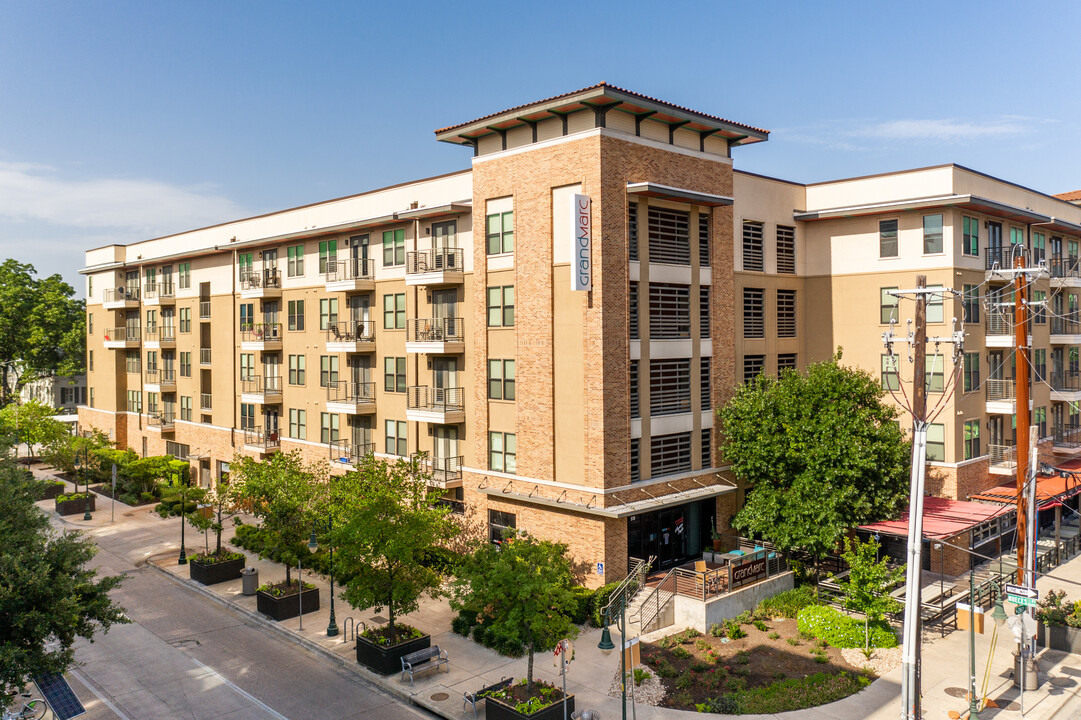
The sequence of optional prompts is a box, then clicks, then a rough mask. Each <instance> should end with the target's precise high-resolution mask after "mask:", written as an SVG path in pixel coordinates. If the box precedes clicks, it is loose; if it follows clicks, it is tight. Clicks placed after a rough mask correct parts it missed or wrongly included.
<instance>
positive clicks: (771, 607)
mask: <svg viewBox="0 0 1081 720" xmlns="http://www.w3.org/2000/svg"><path fill="white" fill-rule="evenodd" d="M817 604H818V597H817V596H816V595H815V591H814V588H812V587H810V586H809V585H801V586H800V587H797V588H794V589H792V590H785V591H784V592H782V593H778V594H776V595H773V596H772V597H768V598H766V599H765V600H763V601H762V602H760V603H758V607H757V608H756V609H755V611H754V614H755V615H756V616H758V617H768V618H792V619H794V618H796V617H797V616H798V615H799V611H800V610H802V609H803V608H805V607H810V606H812V605H817Z"/></svg>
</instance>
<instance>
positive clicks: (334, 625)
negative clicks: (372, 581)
mask: <svg viewBox="0 0 1081 720" xmlns="http://www.w3.org/2000/svg"><path fill="white" fill-rule="evenodd" d="M316 528H320V529H321V530H324V531H325V532H326V533H327V534H330V533H331V532H333V530H334V516H333V515H330V514H329V513H328V514H327V519H326V521H319V520H316V521H315V522H313V523H312V535H311V538H310V539H309V540H308V549H309V550H311V551H312V552H315V551H316V550H318V549H319V540H318V539H317V538H316V537H315V529H316ZM337 634H338V622H337V620H335V618H334V544H333V543H331V545H330V622H329V623H327V637H335V636H336V635H337Z"/></svg>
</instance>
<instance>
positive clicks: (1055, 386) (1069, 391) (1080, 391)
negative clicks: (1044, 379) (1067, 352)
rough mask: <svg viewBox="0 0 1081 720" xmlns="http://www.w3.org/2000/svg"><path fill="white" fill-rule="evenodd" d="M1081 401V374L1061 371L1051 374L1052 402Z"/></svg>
mask: <svg viewBox="0 0 1081 720" xmlns="http://www.w3.org/2000/svg"><path fill="white" fill-rule="evenodd" d="M1077 400H1081V372H1078V371H1076V370H1074V371H1072V372H1071V371H1068V370H1066V371H1061V372H1053V373H1051V401H1052V402H1075V401H1077Z"/></svg>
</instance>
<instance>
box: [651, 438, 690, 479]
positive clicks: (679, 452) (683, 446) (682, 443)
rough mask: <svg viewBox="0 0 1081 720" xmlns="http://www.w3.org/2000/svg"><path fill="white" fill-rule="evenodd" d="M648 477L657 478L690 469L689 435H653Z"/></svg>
mask: <svg viewBox="0 0 1081 720" xmlns="http://www.w3.org/2000/svg"><path fill="white" fill-rule="evenodd" d="M649 465H650V468H649V469H650V475H651V476H652V477H655V478H658V477H662V476H664V475H675V474H676V473H681V472H687V471H689V470H690V469H691V434H690V433H689V432H684V433H675V434H674V435H655V436H653V437H652V438H651V439H650V460H649Z"/></svg>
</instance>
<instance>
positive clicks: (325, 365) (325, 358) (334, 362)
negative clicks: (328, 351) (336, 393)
mask: <svg viewBox="0 0 1081 720" xmlns="http://www.w3.org/2000/svg"><path fill="white" fill-rule="evenodd" d="M336 382H338V356H337V355H320V356H319V387H330V386H331V385H332V384H334V383H336Z"/></svg>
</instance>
